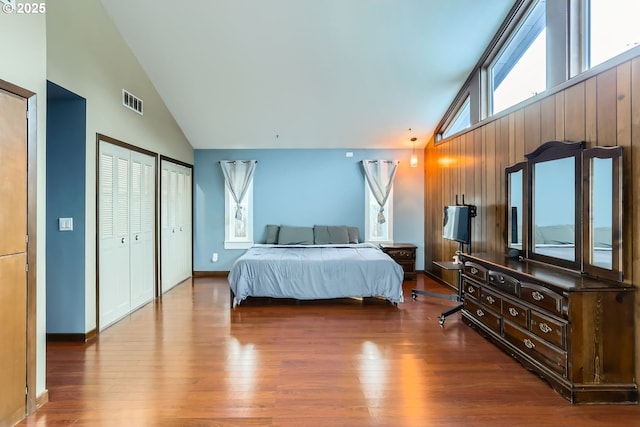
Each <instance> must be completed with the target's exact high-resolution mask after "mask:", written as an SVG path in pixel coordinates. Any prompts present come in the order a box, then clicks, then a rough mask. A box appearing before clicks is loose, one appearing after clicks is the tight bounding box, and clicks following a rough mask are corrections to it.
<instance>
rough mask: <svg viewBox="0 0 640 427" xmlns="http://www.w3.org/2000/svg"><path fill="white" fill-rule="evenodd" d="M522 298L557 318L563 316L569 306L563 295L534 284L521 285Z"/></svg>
mask: <svg viewBox="0 0 640 427" xmlns="http://www.w3.org/2000/svg"><path fill="white" fill-rule="evenodd" d="M520 298H522V299H523V300H524V301H527V302H530V303H531V304H533V305H536V306H538V307H540V308H542V309H544V310H546V311H548V312H550V313H552V314H555V315H557V316H562V315H563V314H564V313H566V310H567V304H566V303H565V299H564V297H563V296H562V295H560V294H557V293H555V292H553V291H552V290H550V289H548V288H544V287H542V286H539V285H534V284H533V283H522V284H521V285H520Z"/></svg>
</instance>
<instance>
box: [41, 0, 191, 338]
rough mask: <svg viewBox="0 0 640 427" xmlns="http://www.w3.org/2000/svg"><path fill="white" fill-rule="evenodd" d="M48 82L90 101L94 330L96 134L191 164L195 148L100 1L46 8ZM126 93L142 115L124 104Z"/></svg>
mask: <svg viewBox="0 0 640 427" xmlns="http://www.w3.org/2000/svg"><path fill="white" fill-rule="evenodd" d="M47 78H48V79H49V80H50V81H52V82H53V83H55V84H57V85H59V86H62V87H64V88H65V89H68V90H70V91H72V92H74V93H76V94H77V95H80V96H82V97H83V98H85V99H86V100H87V156H86V170H87V175H86V180H87V182H86V221H87V223H86V257H85V260H86V265H85V269H86V270H85V271H86V299H85V300H86V302H87V304H86V314H85V323H86V332H89V331H91V330H93V329H95V328H96V307H95V304H94V303H92V302H94V301H95V300H96V296H95V292H96V240H95V235H96V221H95V218H96V211H95V208H96V207H95V200H96V166H95V165H96V133H101V134H104V135H107V136H110V137H113V138H116V139H119V140H121V141H124V142H126V143H129V144H132V145H135V146H138V147H141V148H145V149H148V150H151V151H154V152H156V153H159V154H162V155H165V156H169V157H171V158H174V159H177V160H181V161H183V162H187V163H193V149H192V147H191V145H190V144H189V142H188V141H187V140H186V138H185V137H184V135H183V133H182V131H181V130H180V128H179V127H178V126H177V124H176V123H175V120H174V119H173V117H172V116H171V114H170V113H169V111H168V110H167V109H166V107H165V105H164V103H163V101H162V99H161V98H160V96H159V95H158V93H157V92H156V90H155V88H154V87H153V85H152V84H151V82H150V81H149V79H148V77H147V75H146V74H145V72H144V70H143V69H142V68H141V67H140V64H139V63H138V61H137V60H136V58H135V57H134V56H133V54H132V53H131V51H130V50H129V48H128V47H127V45H126V44H125V43H124V41H123V40H122V38H121V36H120V34H119V33H118V30H117V29H116V28H115V26H114V25H113V24H112V22H111V20H110V19H109V17H108V15H107V13H106V12H105V10H104V9H103V7H102V5H101V3H100V2H99V1H98V0H66V1H60V0H59V1H55V2H49V3H48V4H47ZM122 89H127V90H128V91H129V92H131V93H133V94H134V95H136V96H138V97H139V98H142V99H143V100H144V116H140V115H139V114H137V113H135V112H133V111H131V110H128V109H126V108H124V107H123V106H122V98H121V97H122Z"/></svg>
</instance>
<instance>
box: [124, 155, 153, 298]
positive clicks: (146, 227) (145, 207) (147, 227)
mask: <svg viewBox="0 0 640 427" xmlns="http://www.w3.org/2000/svg"><path fill="white" fill-rule="evenodd" d="M155 202H156V197H155V160H154V158H153V157H151V156H148V155H145V154H142V153H137V152H135V151H132V152H131V197H130V204H131V209H130V216H131V220H130V234H129V241H130V242H131V262H130V276H131V289H130V292H131V295H130V296H131V310H135V309H136V308H138V307H140V306H141V305H144V304H146V303H148V302H149V301H151V300H153V297H154V294H155V292H154V291H155V273H154V272H155V250H154V248H155V233H154V229H155Z"/></svg>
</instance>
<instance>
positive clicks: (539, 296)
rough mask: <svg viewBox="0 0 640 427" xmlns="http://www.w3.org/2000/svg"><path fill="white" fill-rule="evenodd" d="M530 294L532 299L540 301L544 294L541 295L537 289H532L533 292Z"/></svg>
mask: <svg viewBox="0 0 640 427" xmlns="http://www.w3.org/2000/svg"><path fill="white" fill-rule="evenodd" d="M531 296H532V297H533V299H534V300H536V301H542V300H543V299H544V295H542V294H541V293H540V292H538V291H533V293H532V294H531Z"/></svg>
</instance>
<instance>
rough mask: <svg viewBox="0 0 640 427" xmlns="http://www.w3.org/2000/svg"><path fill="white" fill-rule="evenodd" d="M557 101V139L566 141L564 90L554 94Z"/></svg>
mask: <svg viewBox="0 0 640 427" xmlns="http://www.w3.org/2000/svg"><path fill="white" fill-rule="evenodd" d="M554 100H555V102H556V136H555V138H554V139H555V140H556V141H564V139H565V136H564V121H565V118H564V115H565V100H564V92H558V93H556V94H555V95H554Z"/></svg>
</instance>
